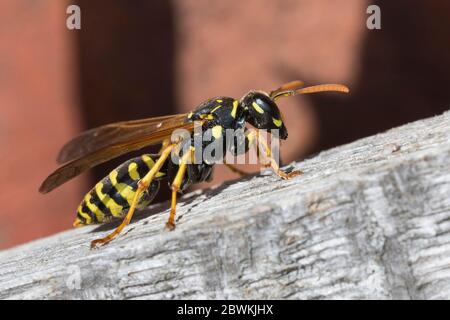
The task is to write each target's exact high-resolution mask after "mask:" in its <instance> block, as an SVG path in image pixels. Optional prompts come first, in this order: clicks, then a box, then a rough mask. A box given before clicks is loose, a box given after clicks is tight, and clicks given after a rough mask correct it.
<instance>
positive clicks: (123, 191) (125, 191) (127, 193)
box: [109, 170, 135, 206]
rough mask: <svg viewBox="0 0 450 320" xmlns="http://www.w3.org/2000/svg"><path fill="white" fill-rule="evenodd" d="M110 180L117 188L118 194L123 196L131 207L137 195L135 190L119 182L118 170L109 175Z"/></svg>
mask: <svg viewBox="0 0 450 320" xmlns="http://www.w3.org/2000/svg"><path fill="white" fill-rule="evenodd" d="M109 179H110V180H111V183H112V185H113V186H114V187H115V188H116V190H117V192H118V193H119V194H120V195H121V196H122V198H124V199H126V200H127V201H128V204H129V205H130V206H131V204H132V202H133V198H134V194H135V191H134V190H133V188H132V187H130V186H129V185H127V184H125V183H119V182H118V181H117V170H113V171H111V173H110V174H109Z"/></svg>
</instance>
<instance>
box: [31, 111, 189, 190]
mask: <svg viewBox="0 0 450 320" xmlns="http://www.w3.org/2000/svg"><path fill="white" fill-rule="evenodd" d="M162 118H164V119H163V120H162V121H161V119H162ZM154 119H158V121H156V122H155V121H154ZM194 126H195V123H194V122H186V115H183V117H182V116H181V115H175V116H170V117H160V118H150V119H144V120H136V121H128V122H121V123H117V124H111V125H106V126H103V127H99V128H97V129H92V130H89V131H87V132H85V133H83V134H81V135H80V136H78V137H77V138H75V139H73V140H72V141H70V142H69V143H68V144H66V145H65V146H64V148H63V151H64V152H62V154H63V155H64V157H62V159H75V160H72V161H71V162H69V163H67V164H65V165H64V166H62V167H60V168H58V169H57V170H56V171H55V172H53V173H52V174H51V175H50V176H48V177H47V179H45V181H44V182H43V183H42V185H41V187H40V188H39V192H41V193H47V192H50V191H52V190H53V189H55V188H57V187H58V186H60V185H62V184H63V183H65V182H66V181H68V180H70V179H72V178H74V177H76V176H77V175H79V174H81V173H82V172H84V171H86V170H88V169H90V168H92V167H95V166H96V165H98V164H100V163H103V162H106V161H108V160H111V159H113V158H116V157H118V156H120V155H123V154H126V153H128V152H131V151H134V150H139V149H142V148H144V147H146V146H149V145H153V144H158V143H161V142H162V141H164V140H165V139H170V137H171V135H172V133H173V131H174V130H176V129H185V130H189V131H193V130H194ZM121 128H122V129H121ZM102 133H104V134H105V135H106V136H108V137H109V138H110V140H105V137H102V136H101V134H102ZM80 143H86V144H87V146H83V149H82V151H77V150H76V149H77V147H81V146H80ZM99 145H100V146H101V147H100V148H99ZM66 154H67V155H66ZM80 155H81V157H80ZM77 157H78V158H77Z"/></svg>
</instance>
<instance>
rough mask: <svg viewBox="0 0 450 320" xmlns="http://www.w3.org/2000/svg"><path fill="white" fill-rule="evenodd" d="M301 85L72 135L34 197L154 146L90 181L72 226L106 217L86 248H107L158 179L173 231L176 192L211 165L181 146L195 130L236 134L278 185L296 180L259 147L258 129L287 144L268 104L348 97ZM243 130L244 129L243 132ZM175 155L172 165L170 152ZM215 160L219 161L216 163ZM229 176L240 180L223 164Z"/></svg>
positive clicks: (230, 146)
mask: <svg viewBox="0 0 450 320" xmlns="http://www.w3.org/2000/svg"><path fill="white" fill-rule="evenodd" d="M303 86H304V84H303V82H301V81H298V80H296V81H292V82H289V83H286V84H284V85H282V86H281V87H279V88H278V89H276V90H274V91H271V92H264V91H258V90H251V91H249V92H248V93H247V94H245V95H244V96H243V97H242V98H241V99H240V100H236V99H234V98H230V97H215V98H212V99H208V100H206V101H205V102H203V103H201V104H200V105H199V106H198V107H197V108H196V109H195V110H194V111H192V112H190V113H186V114H177V115H169V116H164V117H156V118H148V119H141V120H134V121H124V122H118V123H113V124H108V125H104V126H101V127H98V128H94V129H91V130H88V131H85V132H84V133H82V134H80V135H79V136H78V137H76V138H74V139H72V140H71V141H69V142H68V143H67V144H66V145H64V146H63V148H62V149H61V151H60V153H59V155H58V158H57V160H58V163H62V164H63V163H66V164H65V165H63V166H62V167H60V168H59V169H57V170H56V171H55V172H53V173H52V174H51V175H50V176H48V177H47V179H45V181H44V182H43V183H42V185H41V187H40V189H39V191H40V192H41V193H47V192H50V191H52V190H53V189H55V188H56V187H58V186H60V185H62V184H63V183H65V182H66V181H68V180H70V179H72V178H74V177H75V176H77V175H79V174H80V173H82V172H84V171H86V170H88V169H89V168H92V167H94V166H96V165H98V164H100V163H103V162H105V161H108V160H111V159H113V158H115V157H118V156H120V155H122V154H126V153H128V152H130V151H134V150H139V149H142V148H143V147H146V146H149V145H156V144H161V150H160V151H159V153H157V154H144V155H142V156H140V157H137V158H134V159H131V160H128V161H126V162H125V163H123V164H121V165H120V166H118V167H117V168H116V169H114V170H113V171H111V172H110V173H109V175H108V176H106V177H105V178H103V179H102V180H101V181H100V182H98V183H97V184H96V185H95V186H94V188H92V189H91V190H90V191H89V192H88V193H87V194H86V196H85V197H84V199H83V201H82V202H81V204H80V205H79V207H78V210H77V218H76V220H75V222H74V226H81V225H87V224H92V223H104V222H108V221H111V220H112V219H114V218H123V221H122V223H121V224H120V225H119V226H118V227H117V228H116V229H115V230H114V231H113V232H112V233H110V234H109V235H107V236H106V237H104V238H101V239H97V240H94V241H92V242H91V248H95V247H96V246H97V245H105V244H107V243H108V242H110V241H111V240H112V239H113V238H114V237H115V236H116V235H118V234H119V233H120V232H121V231H122V229H123V228H124V227H125V226H127V225H128V224H129V223H130V221H131V218H132V216H133V214H134V211H135V209H138V208H143V207H145V206H147V205H148V204H149V203H150V202H151V200H152V199H153V198H154V196H155V195H156V193H157V192H158V190H159V185H160V181H161V180H164V179H165V180H167V181H168V183H169V186H170V188H171V190H172V203H171V208H170V215H169V218H168V221H167V223H166V227H167V228H168V229H173V228H174V227H175V212H176V204H177V193H179V192H181V191H183V190H185V189H186V188H187V187H188V186H190V185H192V184H194V183H198V182H202V181H208V180H209V179H210V178H211V174H212V170H213V166H214V163H211V162H208V161H200V162H194V161H193V160H194V157H195V156H194V155H195V144H194V147H192V144H189V145H190V147H189V148H187V149H186V148H182V146H184V145H185V144H186V142H189V143H191V142H192V141H188V140H193V139H194V128H195V124H196V123H199V124H200V128H201V131H202V132H205V131H207V130H210V131H211V132H212V136H213V139H212V140H211V142H207V144H208V143H212V141H213V140H214V139H219V138H222V137H223V136H224V132H225V130H228V129H233V130H238V129H243V130H244V135H245V139H244V152H247V151H248V150H249V148H250V147H251V146H252V145H256V146H257V148H258V149H260V150H261V154H262V155H263V156H264V157H265V158H266V160H268V162H267V163H269V166H271V167H272V169H273V170H274V172H275V173H276V174H277V175H278V176H279V177H280V178H282V179H290V178H292V177H294V176H297V175H299V174H300V173H301V172H300V171H292V172H284V171H283V170H281V169H280V167H279V165H278V162H277V161H275V159H273V157H272V155H271V150H270V148H269V147H268V144H267V141H266V140H265V139H264V138H263V137H261V135H260V134H259V133H258V132H259V131H258V130H266V131H269V132H270V131H271V130H278V133H279V138H281V139H287V136H288V132H287V128H286V126H285V124H284V122H283V118H282V114H281V111H280V110H279V108H278V106H277V104H276V101H277V100H278V99H279V98H282V97H289V96H294V95H297V94H307V93H316V92H323V91H335V92H345V93H347V92H349V89H348V88H347V87H346V86H344V85H341V84H322V85H316V86H310V87H303ZM247 124H249V125H251V126H252V128H247V126H246V125H247ZM177 129H184V130H187V131H188V132H189V136H188V139H181V140H180V139H179V140H177V141H172V139H171V136H172V133H173V132H174V131H175V130H177ZM224 149H225V151H229V152H231V153H233V154H235V155H236V153H237V152H236V150H237V148H236V146H235V144H234V143H225V144H224ZM173 152H175V153H176V154H177V155H178V158H179V161H178V162H177V163H175V162H174V161H172V158H171V157H170V155H171V153H173ZM219 160H223V159H219ZM225 164H226V165H227V166H228V167H229V168H230V169H231V170H233V171H235V172H238V173H241V174H243V173H242V172H241V171H240V170H239V169H237V168H235V167H233V166H232V165H231V164H227V163H225Z"/></svg>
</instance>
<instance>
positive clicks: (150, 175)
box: [91, 144, 176, 249]
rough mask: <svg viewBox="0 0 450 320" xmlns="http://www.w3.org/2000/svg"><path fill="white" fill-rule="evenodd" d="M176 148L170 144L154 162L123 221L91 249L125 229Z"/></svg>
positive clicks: (94, 242) (140, 181)
mask: <svg viewBox="0 0 450 320" xmlns="http://www.w3.org/2000/svg"><path fill="white" fill-rule="evenodd" d="M175 146H176V144H171V145H169V146H167V147H166V148H165V149H164V150H163V151H162V152H161V156H160V157H159V159H158V161H156V162H155V165H154V166H153V167H152V168H151V170H150V171H149V172H148V173H147V174H146V175H145V176H144V177H143V178H142V179H141V180H139V182H138V188H137V190H136V192H135V194H134V198H133V201H132V202H131V206H130V209H129V210H128V213H127V215H126V216H125V218H124V219H123V221H122V223H121V224H120V225H119V226H118V227H117V228H116V229H115V230H114V231H113V232H112V233H110V234H108V235H107V236H106V237H104V238H100V239H96V240H94V241H92V242H91V249H94V248H95V247H96V246H97V245H105V244H107V243H108V242H110V241H111V240H112V239H113V238H114V237H115V236H116V235H118V234H119V233H120V232H121V231H122V229H123V228H125V227H126V226H127V225H128V224H129V223H130V221H131V218H132V217H133V214H134V211H135V209H136V206H137V204H138V200H139V198H140V196H141V194H142V193H143V192H144V191H145V190H147V188H148V187H149V185H150V183H151V182H152V181H153V178H154V177H155V175H156V173H158V172H159V170H160V169H161V167H162V166H163V164H164V162H165V161H166V160H167V158H168V157H169V155H170V152H171V151H172V149H173V148H174V147H175Z"/></svg>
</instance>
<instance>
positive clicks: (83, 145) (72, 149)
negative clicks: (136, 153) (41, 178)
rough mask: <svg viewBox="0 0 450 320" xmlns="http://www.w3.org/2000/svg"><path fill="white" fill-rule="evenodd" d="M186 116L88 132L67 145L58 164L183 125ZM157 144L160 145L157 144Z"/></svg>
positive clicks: (119, 125)
mask: <svg viewBox="0 0 450 320" xmlns="http://www.w3.org/2000/svg"><path fill="white" fill-rule="evenodd" d="M186 119H187V116H186V114H177V115H170V116H163V117H154V118H147V119H140V120H132V121H123V122H116V123H111V124H107V125H104V126H101V127H98V128H94V129H90V130H87V131H85V132H83V133H81V134H80V135H79V136H77V137H75V138H73V139H72V140H70V141H69V142H68V143H66V144H65V145H64V146H63V147H62V148H61V151H60V152H59V155H58V158H57V161H58V163H66V162H68V161H72V160H76V159H80V158H82V157H84V156H87V155H89V154H91V153H93V152H96V151H98V150H101V149H103V148H105V147H109V146H113V145H116V144H120V143H124V142H126V141H130V140H134V139H136V138H139V137H142V136H148V135H149V134H151V133H156V132H157V131H161V130H165V129H167V128H170V129H173V128H174V127H178V126H180V125H182V124H183V123H184V122H185V120H186ZM155 143H158V141H157V142H155Z"/></svg>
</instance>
